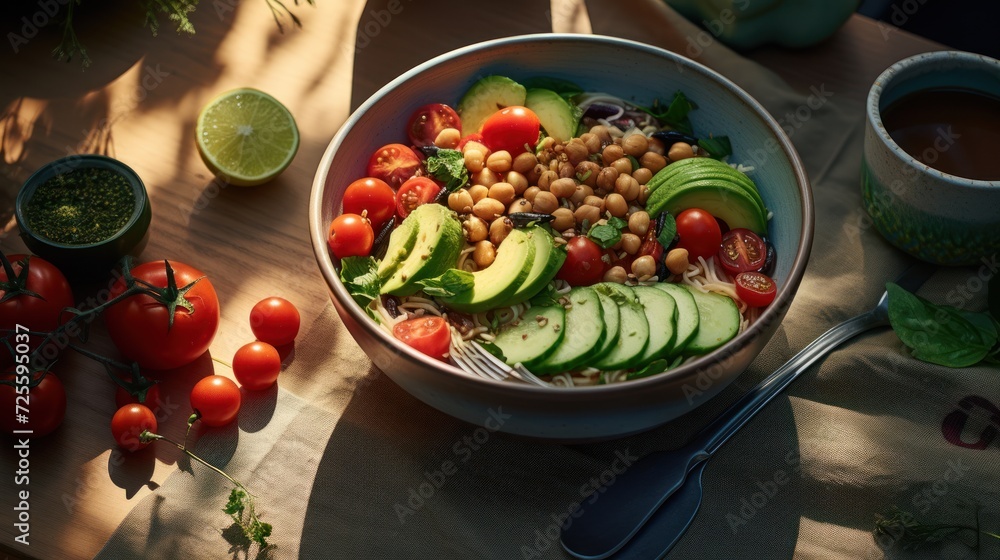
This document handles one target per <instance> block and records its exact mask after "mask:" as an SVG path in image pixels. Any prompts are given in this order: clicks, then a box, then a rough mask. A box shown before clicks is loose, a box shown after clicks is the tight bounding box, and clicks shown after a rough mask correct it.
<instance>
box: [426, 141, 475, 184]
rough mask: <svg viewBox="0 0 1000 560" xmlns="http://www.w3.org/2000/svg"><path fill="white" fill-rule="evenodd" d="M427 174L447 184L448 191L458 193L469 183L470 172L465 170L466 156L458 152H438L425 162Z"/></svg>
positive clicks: (444, 150) (445, 150) (443, 150)
mask: <svg viewBox="0 0 1000 560" xmlns="http://www.w3.org/2000/svg"><path fill="white" fill-rule="evenodd" d="M424 167H426V168H427V173H430V174H431V175H433V176H434V178H435V179H437V180H438V181H442V182H444V183H445V189H447V190H448V191H457V190H458V189H460V188H462V187H463V186H465V185H466V184H467V183H468V182H469V171H468V170H467V169H466V168H465V156H463V155H462V152H460V151H458V150H447V149H442V150H438V152H437V155H434V156H430V157H429V158H427V161H425V162H424Z"/></svg>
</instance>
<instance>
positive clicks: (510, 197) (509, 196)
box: [489, 183, 517, 206]
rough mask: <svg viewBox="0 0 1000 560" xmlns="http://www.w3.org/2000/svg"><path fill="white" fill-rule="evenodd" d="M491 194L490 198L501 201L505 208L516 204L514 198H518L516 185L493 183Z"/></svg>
mask: <svg viewBox="0 0 1000 560" xmlns="http://www.w3.org/2000/svg"><path fill="white" fill-rule="evenodd" d="M489 192H490V194H489V197H490V198H494V199H496V200H499V201H500V202H501V203H503V205H504V206H507V205H508V204H510V203H511V202H514V197H515V196H517V195H516V194H515V192H514V185H511V184H510V183H493V185H492V186H491V187H490V191H489Z"/></svg>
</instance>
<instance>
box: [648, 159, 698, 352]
mask: <svg viewBox="0 0 1000 560" xmlns="http://www.w3.org/2000/svg"><path fill="white" fill-rule="evenodd" d="M681 161H684V160H681ZM652 287H654V288H657V289H659V290H663V291H664V292H666V293H668V294H670V297H672V298H674V303H676V304H677V329H676V330H677V336H676V338H675V339H674V346H673V348H671V349H670V354H669V355H670V356H676V355H678V354H680V353H681V351H682V350H684V348H685V347H686V346H687V345H688V343H689V342H691V339H692V338H694V335H695V333H696V332H698V322H699V318H698V306H697V305H696V304H695V302H694V296H693V295H691V292H690V291H688V290H687V289H686V288H685V287H684V286H682V285H680V284H674V283H672V282H657V283H656V284H653V285H652Z"/></svg>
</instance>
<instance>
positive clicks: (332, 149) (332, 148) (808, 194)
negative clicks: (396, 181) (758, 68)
mask: <svg viewBox="0 0 1000 560" xmlns="http://www.w3.org/2000/svg"><path fill="white" fill-rule="evenodd" d="M540 42H560V43H568V42H584V43H603V44H606V45H610V46H615V47H619V48H627V49H634V50H638V51H643V52H645V53H648V54H652V55H655V56H659V57H664V58H666V59H669V60H670V61H671V62H674V63H675V64H679V65H681V66H684V67H686V68H687V69H689V70H692V71H694V72H696V73H700V74H703V75H707V77H709V78H710V79H712V80H714V81H715V82H717V83H718V84H719V85H721V86H722V87H725V88H726V89H728V90H730V91H731V92H732V93H733V94H734V95H735V96H736V97H737V99H738V100H739V101H741V102H742V103H743V104H745V105H746V106H748V107H749V108H750V109H751V111H752V112H753V113H755V114H756V115H757V116H758V117H760V118H761V120H762V121H763V123H764V124H765V126H767V127H768V128H769V129H770V131H771V132H772V133H773V134H774V136H775V138H776V140H777V143H778V146H779V147H780V149H781V153H783V154H784V155H785V157H787V158H788V161H789V162H790V164H791V168H792V171H793V174H794V176H795V180H796V184H797V186H798V191H799V193H798V194H799V196H800V197H801V199H802V208H801V217H802V229H801V231H800V232H799V233H800V235H799V242H798V246H797V248H796V252H795V257H794V259H793V262H792V266H791V268H790V272H789V276H788V278H787V280H786V282H785V284H784V286H782V287H781V288H780V289H779V291H778V296H777V297H776V298H775V300H774V302H772V303H771V305H770V306H768V308H767V309H766V310H765V311H764V313H762V314H761V316H760V317H759V318H758V319H757V320H756V321H755V322H754V323H753V324H752V325H750V326H749V327H748V328H747V329H746V330H745V331H744V332H742V333H740V334H739V335H737V336H736V337H735V338H734V339H733V340H730V341H729V342H727V343H726V344H724V345H723V346H721V347H720V348H718V349H716V350H714V351H712V352H710V353H708V354H705V355H703V356H699V357H698V358H696V359H694V360H691V361H690V362H687V363H685V364H682V365H681V366H678V367H677V368H674V369H672V370H669V371H667V372H663V373H661V374H657V375H651V376H648V377H644V378H641V379H635V380H631V381H628V382H623V383H611V384H606V385H594V386H583V387H573V388H572V389H570V390H567V388H563V387H541V386H536V385H531V384H527V383H509V382H505V381H496V380H492V379H484V378H479V377H474V376H472V375H469V374H468V373H466V372H464V371H462V370H461V369H459V368H458V367H457V366H454V365H452V364H450V363H447V362H442V361H440V360H436V359H434V358H431V357H430V356H427V355H425V354H422V353H420V352H418V351H417V350H414V349H412V348H410V347H408V346H405V345H403V344H401V343H399V342H398V341H396V340H395V339H394V338H392V336H390V333H388V332H387V331H386V330H385V329H384V328H382V327H380V326H379V325H377V324H375V322H374V321H372V319H371V318H370V317H369V316H368V315H367V314H366V313H365V312H364V310H363V309H362V308H361V307H360V306H359V305H357V303H356V302H354V300H353V298H352V297H351V296H350V294H348V292H347V290H346V288H345V287H344V285H343V283H342V282H341V280H340V275H339V274H338V273H337V272H336V270H335V269H334V265H333V261H332V259H330V258H329V257H328V255H327V252H328V249H327V246H326V227H325V226H324V224H323V223H322V218H323V216H322V214H323V200H324V190H325V183H326V181H327V177H328V176H329V170H330V166H331V164H332V162H333V158H334V156H335V155H336V153H337V150H338V149H339V148H340V146H341V144H342V143H343V142H344V140H345V138H346V136H347V134H348V133H349V132H350V130H351V129H352V128H353V127H354V125H355V124H357V122H358V121H359V120H360V119H361V117H362V115H364V114H365V113H366V112H367V111H368V110H369V109H370V108H371V107H372V106H373V105H375V104H376V103H377V102H378V101H379V100H380V99H381V98H382V97H384V96H385V95H386V94H387V93H388V92H390V91H392V90H394V89H396V88H397V87H399V86H400V85H402V84H403V83H405V82H407V81H408V80H410V79H412V78H413V77H415V76H418V75H419V74H421V73H423V72H425V71H427V70H430V69H431V68H433V67H434V66H437V65H438V64H441V63H443V62H445V61H448V60H451V59H455V58H460V57H463V56H466V55H468V54H471V53H475V52H479V51H485V50H489V49H491V48H493V47H496V46H499V45H508V44H519V43H540ZM814 219H815V211H814V206H813V199H812V190H811V187H810V183H809V179H808V177H807V175H806V172H805V167H804V165H803V163H802V160H801V158H800V157H799V155H798V153H797V152H796V150H795V148H794V146H793V145H792V143H791V140H790V139H789V138H788V137H787V135H785V133H784V131H783V130H782V129H781V126H780V125H779V124H778V122H777V121H776V120H775V119H774V117H772V116H771V114H770V113H769V112H768V111H767V110H766V109H765V108H764V107H763V106H762V105H761V104H760V103H759V102H758V101H757V100H755V99H754V98H752V97H751V96H750V95H749V94H748V93H747V92H746V91H744V90H743V89H742V88H740V87H739V86H737V85H736V84H735V83H734V82H732V81H731V80H729V79H728V78H726V77H724V76H723V75H722V74H720V73H718V72H716V71H715V70H712V69H710V68H708V67H706V66H704V65H702V64H700V63H698V62H695V61H693V60H691V59H689V58H687V57H684V56H682V55H680V54H677V53H674V52H671V51H668V50H666V49H662V48H660V47H655V46H652V45H648V44H645V43H640V42H638V41H632V40H629V39H620V38H617V37H610V36H606V35H584V34H575V33H535V34H528V35H515V36H510V37H503V38H499V39H491V40H488V41H482V42H479V43H474V44H471V45H468V46H465V47H461V48H458V49H455V50H452V51H449V52H446V53H444V54H441V55H438V56H436V57H434V58H431V59H430V60H427V61H425V62H423V63H421V64H418V65H416V66H414V67H413V68H411V69H410V70H408V71H406V72H404V73H403V74H401V75H399V76H398V77H396V78H395V79H393V80H392V81H390V82H389V83H387V84H385V85H384V86H382V87H381V88H379V89H378V91H376V92H375V93H373V94H372V95H371V96H370V97H369V98H368V99H366V100H365V101H364V103H362V104H361V105H360V106H359V107H358V108H357V109H355V110H354V111H353V112H352V113H351V115H350V116H349V117H348V119H347V120H346V121H344V124H343V125H341V127H340V129H339V130H338V131H337V133H336V134H335V135H334V137H333V138H332V139H331V140H330V143H329V144H328V145H327V148H326V150H325V151H324V152H323V156H322V158H321V159H320V162H319V166H318V167H317V170H316V175H315V176H314V178H313V184H312V191H311V193H310V197H309V231H310V237H311V238H312V245H313V254H314V256H315V258H316V261H317V263H318V265H319V268H320V272H321V274H322V275H323V278H324V280H325V281H326V283H327V286H328V288H329V289H330V291H331V293H332V294H333V295H334V297H335V298H336V299H337V300H338V302H342V303H344V304H343V305H341V307H342V309H344V310H345V311H346V312H347V313H348V314H349V315H350V316H351V318H352V319H353V320H354V321H355V322H356V323H357V324H358V325H359V326H360V327H361V328H363V329H364V330H365V331H367V332H368V334H370V335H373V336H374V338H376V339H377V340H379V341H380V342H382V343H383V344H385V345H386V346H387V348H389V349H391V350H392V351H393V352H394V353H396V354H397V355H398V354H402V355H404V356H406V357H407V358H408V359H410V360H413V361H417V362H420V363H421V364H422V365H424V366H426V367H431V368H434V369H437V370H438V371H441V372H442V373H447V374H450V375H451V377H452V378H453V379H451V381H454V382H458V383H464V384H467V386H469V387H473V388H476V387H478V388H484V387H488V388H489V390H490V391H491V392H493V393H494V394H496V395H497V396H505V397H531V396H542V395H544V396H545V397H546V398H548V399H550V400H551V399H552V398H559V399H577V398H578V397H579V396H580V395H595V396H602V397H611V396H615V395H622V394H626V393H632V392H634V391H638V390H643V389H648V388H650V387H653V386H656V385H659V384H662V383H671V382H676V381H677V380H681V379H688V378H691V377H692V376H694V375H695V374H696V373H698V372H699V371H701V370H702V369H703V368H706V367H707V366H709V365H711V364H714V363H717V362H720V361H721V360H724V359H725V357H726V356H727V355H728V356H731V355H736V354H737V353H738V352H739V351H740V350H741V349H742V348H744V347H746V346H748V345H749V344H750V342H751V341H752V340H753V339H754V338H756V337H757V336H759V335H760V334H761V333H762V332H763V331H765V329H767V328H768V327H769V326H770V324H771V323H772V322H773V321H775V320H776V319H779V318H780V317H782V316H783V314H784V312H785V311H786V310H787V307H788V306H789V305H790V303H791V299H792V295H793V294H792V290H791V289H790V288H791V287H792V286H795V287H797V286H799V284H800V283H801V280H802V277H803V275H804V273H805V268H806V264H807V262H808V260H809V254H810V251H811V248H812V240H813V229H814Z"/></svg>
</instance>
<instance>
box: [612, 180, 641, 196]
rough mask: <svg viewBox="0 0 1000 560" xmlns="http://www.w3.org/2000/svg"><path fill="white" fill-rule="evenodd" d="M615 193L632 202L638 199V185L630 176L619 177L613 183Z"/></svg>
mask: <svg viewBox="0 0 1000 560" xmlns="http://www.w3.org/2000/svg"><path fill="white" fill-rule="evenodd" d="M615 192H616V193H618V194H620V195H622V196H623V197H625V200H627V201H629V202H632V201H633V200H635V199H636V198H639V183H638V182H637V181H636V180H635V179H633V178H632V176H631V175H619V176H618V180H617V181H615Z"/></svg>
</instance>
